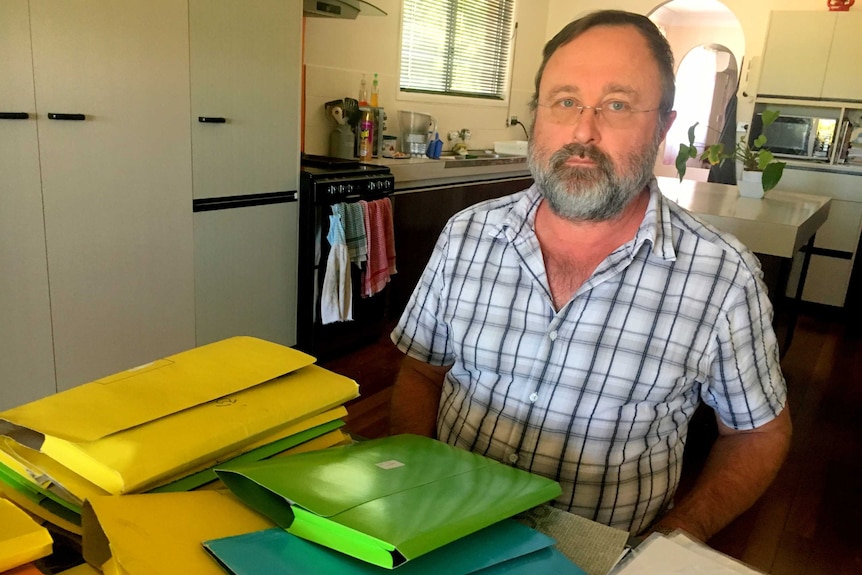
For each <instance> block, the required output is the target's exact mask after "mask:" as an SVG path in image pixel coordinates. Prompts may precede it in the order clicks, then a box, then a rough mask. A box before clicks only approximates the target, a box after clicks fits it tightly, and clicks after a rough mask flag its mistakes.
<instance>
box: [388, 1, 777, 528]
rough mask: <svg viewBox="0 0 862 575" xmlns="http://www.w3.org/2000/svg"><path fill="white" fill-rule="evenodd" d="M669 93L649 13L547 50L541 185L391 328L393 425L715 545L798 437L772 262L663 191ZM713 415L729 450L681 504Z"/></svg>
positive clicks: (436, 273) (461, 226)
mask: <svg viewBox="0 0 862 575" xmlns="http://www.w3.org/2000/svg"><path fill="white" fill-rule="evenodd" d="M673 97H674V86H673V56H672V54H671V51H670V47H669V46H668V44H667V42H666V41H665V40H664V38H663V37H662V36H661V34H660V33H659V32H658V31H657V29H656V28H655V26H654V25H653V24H652V23H651V22H650V21H649V20H648V19H647V18H645V17H643V16H640V15H636V14H630V13H626V12H618V11H602V12H596V13H592V14H590V15H588V16H586V17H584V18H582V19H580V20H577V21H575V22H572V23H571V24H569V25H568V26H567V27H566V28H564V29H563V30H562V31H561V32H560V33H559V34H558V35H557V36H556V37H554V38H553V39H552V40H551V41H550V42H549V43H548V44H547V46H546V47H545V50H544V61H543V63H542V66H541V68H540V69H539V72H538V74H537V76H536V94H535V97H534V101H533V109H534V118H533V126H532V135H531V138H530V147H529V163H530V168H531V171H532V173H533V177H534V180H535V184H534V186H532V187H531V188H530V189H528V190H525V191H523V192H519V193H518V194H515V195H512V196H508V197H505V198H500V199H497V200H491V201H489V202H484V203H481V204H478V205H476V206H474V207H472V208H470V209H468V210H465V211H463V212H461V213H460V214H458V215H456V216H454V217H453V218H452V219H451V220H450V221H449V223H448V224H447V226H446V228H445V229H444V230H443V232H442V233H441V235H440V238H439V240H438V242H437V245H436V246H435V249H434V253H433V255H432V257H431V259H430V261H429V263H428V266H427V268H426V270H425V272H424V274H423V276H422V278H421V280H420V282H419V284H418V285H417V287H416V290H415V292H414V294H413V296H412V297H411V300H410V302H409V303H408V304H407V307H406V309H405V311H404V315H403V316H402V318H401V321H400V323H399V325H398V326H397V327H396V329H395V330H394V331H393V333H392V340H393V341H394V342H395V344H396V345H397V346H398V347H399V348H400V349H401V350H402V351H403V352H404V353H405V354H406V357H405V360H404V364H403V366H402V369H401V372H400V374H399V377H398V381H397V382H396V385H395V388H394V391H393V398H392V412H391V425H392V429H391V431H392V432H393V433H403V432H412V433H421V434H426V435H435V433H436V436H437V437H438V438H439V439H441V440H443V441H446V442H448V443H451V444H453V445H457V446H460V447H463V448H465V449H469V450H472V451H476V452H478V453H482V454H485V455H487V456H490V457H493V458H495V459H499V460H502V461H506V462H509V463H511V464H513V465H516V466H518V467H520V468H523V469H526V470H529V471H532V472H534V473H539V474H542V475H546V476H549V477H551V478H553V479H555V480H557V481H559V482H560V484H561V485H562V487H563V495H562V496H561V497H560V498H558V499H557V500H556V502H555V505H556V506H558V507H561V508H564V509H568V510H570V511H572V512H574V513H578V514H581V515H584V516H586V517H588V518H590V519H593V520H596V521H600V522H603V523H606V524H608V525H613V526H615V527H619V528H622V529H626V530H628V531H630V532H632V533H644V532H645V531H648V530H650V529H661V530H664V529H673V528H682V529H685V530H686V531H688V532H689V533H690V534H691V535H693V536H695V537H697V538H699V539H701V540H706V539H707V538H709V537H710V536H711V535H713V534H714V533H716V532H717V531H718V530H720V529H721V528H722V527H723V526H725V525H726V524H727V523H729V522H730V521H731V520H732V519H733V518H734V517H736V516H737V515H738V514H740V513H741V512H742V511H744V510H745V509H747V508H748V507H749V506H750V505H751V504H752V503H753V502H754V501H755V500H756V499H757V498H758V497H759V496H760V495H761V494H762V492H763V491H764V490H765V489H766V487H767V486H768V484H769V483H770V482H771V481H772V479H773V478H774V476H775V474H776V473H777V471H778V468H779V467H780V465H781V463H782V461H783V459H784V456H785V454H786V451H787V449H788V444H789V439H790V430H791V425H790V418H789V412H788V410H787V408H786V405H785V403H786V389H785V385H784V379H783V377H782V375H781V371H780V367H779V364H778V349H777V344H776V339H775V335H774V333H773V331H772V328H771V325H770V322H771V316H772V308H771V305H770V303H769V301H768V299H767V297H766V295H765V288H764V285H763V283H762V281H761V275H762V274H761V271H760V269H759V264H758V262H757V260H756V259H755V257H754V256H753V255H752V254H751V253H750V252H749V251H748V250H747V249H746V248H745V247H744V246H743V245H742V244H740V243H739V242H738V241H737V240H736V239H735V238H734V237H732V236H730V235H728V234H724V233H721V232H719V231H717V230H715V229H714V228H712V227H710V226H708V225H706V224H704V223H702V222H701V221H699V220H698V219H697V218H695V217H693V216H692V215H691V214H689V213H687V212H685V211H684V210H682V209H681V208H680V207H679V206H677V205H676V204H674V203H672V202H670V201H669V200H667V199H665V198H663V197H662V195H661V193H660V192H659V190H658V189H657V187H656V183H655V179H654V178H652V175H651V174H652V167H653V163H654V161H655V158H656V153H657V149H658V146H659V144H660V142H661V141H662V140H663V139H664V137H665V135H666V133H667V130H668V128H669V127H670V125H671V124H672V122H673V120H674V117H675V113H674V112H673V111H671V106H672V104H673ZM701 401H703V402H705V403H706V404H707V405H709V406H710V407H711V408H712V409H713V410H715V412H716V416H717V417H716V420H717V422H718V429H719V438H718V439H717V440H716V442H715V444H714V447H713V449H712V451H711V453H710V456H709V459H708V461H707V463H706V465H705V469H704V470H703V472H702V474H701V476H700V478H699V479H698V481H697V482H696V484H695V486H694V487H693V488H692V490H691V492H690V493H689V494H688V495H687V496H686V497H685V498H683V500H682V501H679V502H677V503H676V504H675V505H672V501H673V496H674V493H675V491H676V487H677V484H678V481H679V477H680V471H681V465H682V454H683V448H684V446H685V440H686V434H687V430H688V422H689V420H690V418H691V416H692V414H693V413H694V411H695V408H696V407H697V406H698V404H699V403H700V402H701Z"/></svg>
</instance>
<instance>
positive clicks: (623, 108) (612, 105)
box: [602, 101, 629, 114]
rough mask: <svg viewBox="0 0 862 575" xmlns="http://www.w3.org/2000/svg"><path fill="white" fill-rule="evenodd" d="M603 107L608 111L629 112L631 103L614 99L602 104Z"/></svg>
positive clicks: (616, 112) (615, 112)
mask: <svg viewBox="0 0 862 575" xmlns="http://www.w3.org/2000/svg"><path fill="white" fill-rule="evenodd" d="M602 108H604V109H605V110H607V111H608V112H613V113H614V114H618V113H620V112H627V111H628V110H629V105H628V104H626V103H625V102H619V101H614V102H608V103H607V104H604V105H603V106H602Z"/></svg>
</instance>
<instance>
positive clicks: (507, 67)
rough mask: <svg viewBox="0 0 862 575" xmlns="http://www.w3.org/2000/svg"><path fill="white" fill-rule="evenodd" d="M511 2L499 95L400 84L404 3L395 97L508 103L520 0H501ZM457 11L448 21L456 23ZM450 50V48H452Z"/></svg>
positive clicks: (405, 99)
mask: <svg viewBox="0 0 862 575" xmlns="http://www.w3.org/2000/svg"><path fill="white" fill-rule="evenodd" d="M418 1H421V2H431V1H434V2H440V3H443V2H451V3H452V4H453V8H454V9H455V10H457V2H458V0H418ZM501 1H502V2H506V3H508V4H509V6H510V9H511V18H510V21H509V26H508V28H509V29H508V34H507V35H506V36H505V38H506V44H507V46H506V49H505V55H504V61H503V62H502V66H503V69H504V74H503V78H502V79H501V81H500V86H501V89H500V95H499V96H498V95H481V94H470V93H465V92H455V91H450V92H441V91H433V90H422V89H411V88H407V89H405V88H404V87H403V86H402V85H401V84H402V81H401V74H402V62H403V56H404V33H405V11H404V4H403V3H402V14H401V19H400V27H399V34H398V92H397V96H396V99H397V100H404V101H414V102H428V103H449V104H465V105H482V106H491V107H497V106H506V105H508V102H509V100H510V98H511V90H512V73H513V71H512V65H513V61H514V57H515V38H516V31H517V20H516V16H517V0H501ZM454 16H455V12H453V13H451V16H450V18H449V22H453V23H454ZM450 52H451V49H450Z"/></svg>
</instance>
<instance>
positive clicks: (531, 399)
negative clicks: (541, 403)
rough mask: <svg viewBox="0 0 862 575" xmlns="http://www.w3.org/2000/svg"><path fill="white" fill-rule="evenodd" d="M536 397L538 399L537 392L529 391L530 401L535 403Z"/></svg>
mask: <svg viewBox="0 0 862 575" xmlns="http://www.w3.org/2000/svg"><path fill="white" fill-rule="evenodd" d="M537 399H539V394H538V393H536V392H533V393H531V394H530V401H531V402H533V403H536V400H537Z"/></svg>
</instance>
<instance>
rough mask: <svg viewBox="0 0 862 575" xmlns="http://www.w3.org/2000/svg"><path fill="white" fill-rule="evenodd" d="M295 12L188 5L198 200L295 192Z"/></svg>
mask: <svg viewBox="0 0 862 575" xmlns="http://www.w3.org/2000/svg"><path fill="white" fill-rule="evenodd" d="M299 4H300V3H299V2H295V1H285V0H255V1H254V2H248V1H247V0H190V1H189V18H190V24H189V34H190V41H191V94H192V116H193V124H192V137H193V144H194V145H193V165H194V197H195V198H217V197H226V196H236V195H247V194H253V193H269V192H283V191H292V190H296V189H297V185H298V174H299V139H300V132H299V118H300V96H301V89H302V88H301V85H302V82H301V65H302V62H301V50H302V13H301V7H300V5H299ZM201 117H204V118H223V119H224V123H210V122H206V123H202V122H200V121H198V119H199V118H201Z"/></svg>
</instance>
